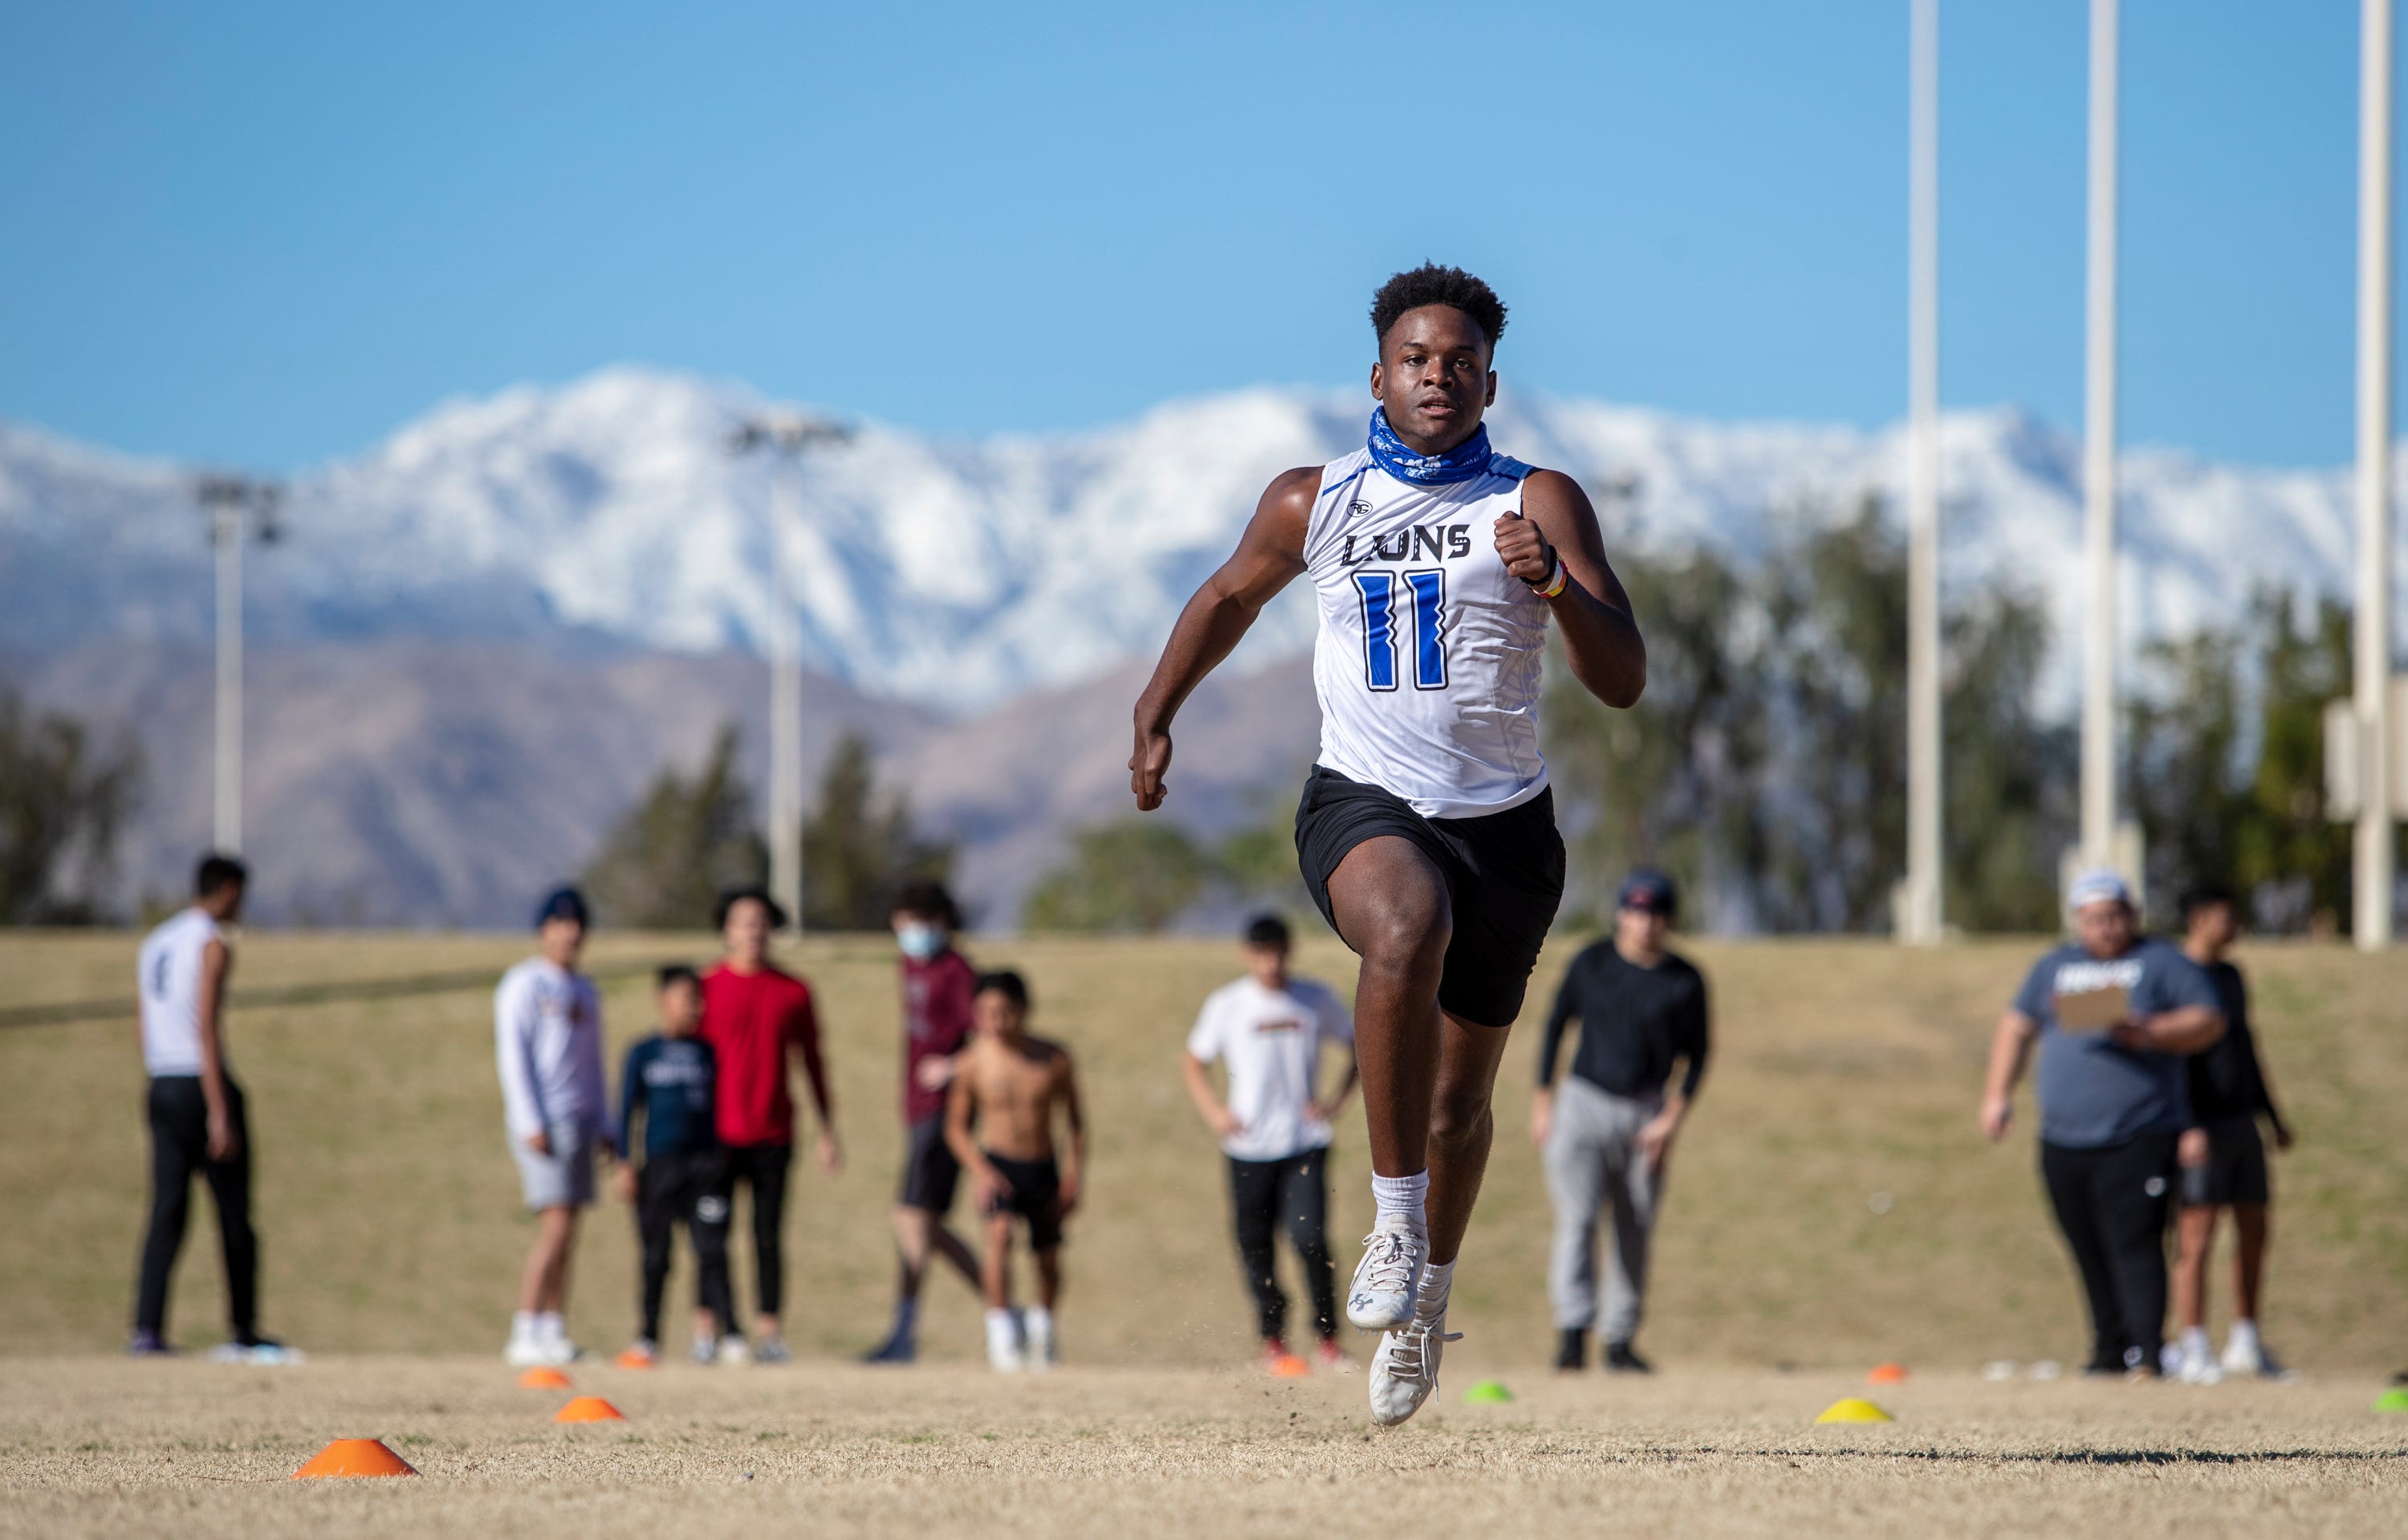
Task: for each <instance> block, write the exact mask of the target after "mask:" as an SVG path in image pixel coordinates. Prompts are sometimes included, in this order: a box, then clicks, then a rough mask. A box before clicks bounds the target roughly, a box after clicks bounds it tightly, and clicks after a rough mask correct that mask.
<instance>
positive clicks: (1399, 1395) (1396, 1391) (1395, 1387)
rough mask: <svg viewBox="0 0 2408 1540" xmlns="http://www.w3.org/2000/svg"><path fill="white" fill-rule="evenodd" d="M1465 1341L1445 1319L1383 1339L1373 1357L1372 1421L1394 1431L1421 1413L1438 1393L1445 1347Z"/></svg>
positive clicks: (1415, 1322) (1407, 1326)
mask: <svg viewBox="0 0 2408 1540" xmlns="http://www.w3.org/2000/svg"><path fill="white" fill-rule="evenodd" d="M1462 1340H1463V1333H1462V1332H1460V1331H1454V1332H1450V1331H1447V1329H1446V1317H1444V1316H1441V1317H1438V1318H1437V1319H1436V1320H1429V1321H1425V1320H1412V1321H1409V1322H1407V1323H1406V1324H1405V1325H1404V1326H1403V1327H1401V1328H1399V1329H1398V1330H1397V1331H1390V1332H1388V1333H1387V1334H1386V1335H1384V1336H1383V1337H1382V1338H1381V1339H1380V1346H1379V1348H1378V1350H1377V1351H1375V1352H1374V1353H1373V1354H1372V1355H1371V1420H1372V1421H1374V1422H1376V1423H1378V1424H1379V1425H1380V1426H1381V1427H1383V1428H1393V1427H1395V1426H1396V1425H1397V1424H1398V1423H1399V1422H1402V1421H1404V1420H1405V1418H1409V1417H1411V1416H1412V1415H1413V1414H1414V1413H1415V1412H1418V1411H1420V1410H1421V1409H1422V1403H1423V1402H1425V1401H1427V1400H1428V1399H1429V1398H1430V1392H1431V1391H1432V1390H1435V1389H1438V1360H1439V1357H1440V1355H1441V1354H1442V1353H1443V1352H1445V1350H1446V1345H1447V1344H1448V1343H1451V1342H1460V1341H1462Z"/></svg>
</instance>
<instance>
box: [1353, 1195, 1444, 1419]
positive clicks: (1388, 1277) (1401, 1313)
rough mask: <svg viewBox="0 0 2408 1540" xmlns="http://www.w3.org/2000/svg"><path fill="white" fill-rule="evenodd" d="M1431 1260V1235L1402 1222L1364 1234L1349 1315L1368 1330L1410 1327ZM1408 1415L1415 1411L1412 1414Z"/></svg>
mask: <svg viewBox="0 0 2408 1540" xmlns="http://www.w3.org/2000/svg"><path fill="white" fill-rule="evenodd" d="M1427 1260H1429V1237H1428V1236H1427V1235H1426V1234H1424V1233H1423V1232H1421V1231H1415V1230H1408V1229H1406V1228H1405V1227H1404V1226H1403V1225H1402V1224H1397V1225H1395V1226H1393V1227H1391V1226H1389V1225H1387V1224H1382V1225H1379V1226H1375V1227H1374V1228H1373V1229H1372V1231H1371V1233H1370V1234H1369V1235H1366V1236H1364V1237H1363V1259H1362V1261H1361V1262H1359V1263H1357V1264H1356V1265H1355V1282H1354V1283H1353V1284H1352V1285H1350V1286H1349V1287H1348V1288H1347V1290H1346V1318H1347V1319H1348V1320H1350V1321H1353V1322H1354V1323H1355V1325H1356V1326H1357V1327H1359V1328H1361V1329H1362V1330H1363V1331H1396V1330H1398V1328H1400V1327H1404V1326H1409V1325H1411V1324H1412V1318H1413V1301H1414V1299H1415V1298H1416V1297H1417V1296H1418V1295H1419V1294H1420V1292H1421V1287H1422V1264H1423V1263H1424V1262H1426V1261H1427ZM1407 1415H1408V1416H1410V1415H1411V1414H1410V1413H1408V1414H1407Z"/></svg>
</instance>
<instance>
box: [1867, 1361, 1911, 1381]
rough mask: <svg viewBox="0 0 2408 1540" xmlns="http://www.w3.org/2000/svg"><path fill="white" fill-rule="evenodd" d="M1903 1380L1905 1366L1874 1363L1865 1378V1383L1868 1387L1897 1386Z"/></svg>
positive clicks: (1904, 1377)
mask: <svg viewBox="0 0 2408 1540" xmlns="http://www.w3.org/2000/svg"><path fill="white" fill-rule="evenodd" d="M1905 1379H1906V1365H1905V1364H1902V1363H1876V1364H1874V1365H1873V1369H1872V1373H1871V1374H1867V1375H1866V1376H1865V1381H1866V1383H1867V1384H1870V1385H1898V1384H1902V1383H1903V1382H1904V1381H1905Z"/></svg>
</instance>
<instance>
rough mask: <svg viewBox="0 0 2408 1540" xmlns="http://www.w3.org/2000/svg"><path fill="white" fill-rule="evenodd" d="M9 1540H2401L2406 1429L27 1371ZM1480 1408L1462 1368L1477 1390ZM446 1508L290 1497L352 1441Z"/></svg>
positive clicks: (1943, 1399)
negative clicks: (1841, 1418)
mask: <svg viewBox="0 0 2408 1540" xmlns="http://www.w3.org/2000/svg"><path fill="white" fill-rule="evenodd" d="M5 1373H6V1375H7V1387H8V1393H7V1396H6V1397H0V1533H5V1534H27V1535H34V1534H39V1535H44V1536H57V1535H81V1534H95V1535H97V1534H123V1533H175V1534H178V1535H192V1536H208V1535H240V1536H243V1537H244V1540H282V1537H285V1536H297V1535H303V1534H335V1533H339V1534H346V1535H422V1534H480V1535H481V1534H509V1535H511V1536H513V1537H514V1540H544V1537H549V1536H554V1535H558V1536H575V1537H578V1540H593V1537H597V1536H610V1535H623V1534H624V1535H637V1536H645V1537H651V1540H683V1537H686V1536H701V1535H706V1534H713V1535H724V1534H771V1533H811V1534H831V1535H855V1534H896V1533H910V1534H920V1535H931V1534H952V1533H976V1534H997V1535H1020V1534H1029V1535H1088V1534H1097V1535H1122V1534H1130V1533H1143V1534H1149V1535H1161V1536H1173V1535H1190V1534H1229V1533H1240V1534H1268V1535H1277V1536H1281V1537H1283V1540H1293V1537H1295V1536H1297V1535H1302V1534H1326V1535H1332V1536H1344V1535H1357V1534H1361V1535H1377V1536H1388V1535H1394V1534H1397V1533H1411V1534H1419V1533H1445V1534H1459V1533H1491V1534H1496V1533H1503V1534H1533V1533H1551V1534H1552V1533H1602V1532H1605V1531H1607V1530H1609V1529H1610V1530H1612V1531H1613V1532H1615V1533H1681V1534H1684V1535H1699V1536H1716V1535H1738V1534H1749V1535H1753V1534H1791V1533H1812V1534H1845V1535H1850V1536H1856V1537H1862V1540H1882V1537H1887V1536H1904V1535H1928V1534H1937V1533H1949V1534H1959V1535H1968V1536H1971V1535H1987V1534H2003V1533H2018V1534H2038V1533H2047V1534H2097V1533H2113V1534H2117V1535H2121V1536H2130V1537H2134V1540H2139V1537H2144V1536H2155V1535H2169V1536H2172V1535H2181V1536H2204V1535H2220V1534H2250V1535H2261V1534H2283V1535H2316V1534H2334V1535H2342V1534H2350V1535H2357V1534H2372V1533H2392V1532H2395V1531H2396V1530H2397V1528H2398V1524H2399V1518H2400V1515H2401V1512H2402V1511H2403V1504H2408V1479H2403V1478H2408V1418H2402V1417H2398V1416H2392V1417H2389V1418H2385V1417H2382V1416H2378V1415H2376V1414H2372V1413H2370V1412H2368V1411H2367V1410H2366V1406H2367V1402H2368V1400H2369V1398H2370V1397H2371V1395H2372V1383H2371V1382H2369V1381H2367V1380H2365V1379H2363V1378H2360V1379H2358V1380H2350V1381H2342V1382H2334V1381H2323V1382H2317V1383H2310V1384H2299V1385H2263V1384H2259V1385H2247V1386H2240V1385H2235V1386H2224V1387H2218V1388H2217V1389H2215V1390H2214V1391H2212V1392H2211V1391H2201V1390H2193V1389H2186V1388H2184V1387H2178V1386H2126V1385H2122V1384H2113V1383H2110V1384H2092V1383H2067V1382H2059V1383H2057V1384H2053V1385H2035V1384H2030V1383H2017V1384H2007V1385H1989V1384H1985V1383H1983V1382H1981V1381H1979V1380H1976V1379H1973V1378H1971V1377H1970V1376H1966V1375H1951V1376H1935V1377H1918V1378H1916V1379H1915V1380H1913V1381H1911V1382H1909V1383H1908V1384H1906V1385H1903V1386H1899V1387H1895V1388H1892V1389H1886V1390H1884V1391H1882V1392H1881V1393H1880V1394H1881V1397H1882V1399H1883V1400H1884V1401H1885V1402H1886V1403H1889V1406H1890V1409H1891V1410H1892V1411H1894V1412H1895V1413H1896V1414H1897V1416H1898V1418H1899V1420H1898V1421H1897V1422H1895V1423H1892V1424H1888V1425H1881V1426H1854V1427H1814V1426H1811V1425H1810V1418H1812V1417H1813V1414H1814V1412H1815V1411H1816V1410H1817V1409H1818V1408H1819V1407H1821V1406H1822V1405H1824V1404H1826V1403H1828V1402H1829V1401H1830V1400H1832V1399H1833V1398H1835V1397H1837V1396H1840V1395H1842V1394H1846V1393H1850V1392H1851V1391H1852V1390H1854V1389H1857V1387H1856V1384H1855V1383H1854V1381H1853V1379H1852V1378H1850V1377H1845V1376H1841V1375H1837V1374H1812V1373H1800V1374H1777V1373H1772V1372H1769V1371H1762V1370H1756V1371H1716V1370H1709V1371H1702V1372H1696V1373H1690V1374H1680V1375H1676V1376H1668V1377H1665V1378H1663V1379H1661V1380H1659V1381H1657V1382H1654V1383H1643V1384H1641V1383H1632V1382H1629V1381H1627V1380H1624V1381H1601V1380H1599V1379H1597V1378H1595V1377H1590V1378H1587V1379H1584V1380H1581V1381H1565V1380H1557V1379H1553V1378H1550V1377H1548V1376H1545V1375H1542V1374H1530V1375H1527V1376H1522V1377H1520V1378H1518V1379H1517V1380H1516V1382H1515V1386H1516V1389H1518V1390H1519V1392H1520V1399H1519V1400H1517V1401H1515V1402H1514V1403H1512V1404H1510V1405H1502V1406H1467V1405H1464V1404H1462V1403H1460V1402H1459V1400H1457V1399H1455V1396H1454V1395H1452V1394H1448V1395H1445V1396H1443V1397H1442V1398H1441V1400H1440V1401H1439V1402H1437V1403H1433V1404H1432V1405H1431V1406H1429V1407H1427V1408H1426V1409H1425V1410H1424V1412H1423V1414H1422V1415H1421V1417H1419V1418H1416V1419H1415V1420H1414V1421H1413V1422H1412V1423H1411V1424H1409V1425H1407V1426H1406V1427H1405V1428H1403V1429H1401V1430H1398V1431H1397V1432H1384V1433H1375V1432H1371V1431H1369V1429H1368V1428H1367V1427H1366V1426H1365V1424H1364V1419H1363V1417H1362V1414H1361V1409H1360V1405H1359V1401H1358V1398H1359V1396H1360V1394H1361V1381H1360V1379H1359V1378H1347V1379H1343V1380H1340V1379H1335V1378H1315V1379H1312V1380H1307V1381H1267V1380H1261V1379H1257V1378H1255V1377H1254V1376H1253V1375H1251V1374H1245V1373H1243V1372H1240V1371H1235V1370H1227V1371H1222V1372H1217V1373H1216V1372H1212V1371H1208V1370H1197V1369H1154V1370H1137V1369H1118V1370H1113V1369H1071V1370H1068V1371H1066V1372H1064V1373H1061V1374H1055V1375H1053V1376H1051V1377H1048V1378H1041V1379H1040V1378H1020V1379H1005V1378H1001V1377H998V1376H994V1375H989V1374H983V1373H980V1372H978V1371H975V1370H969V1369H964V1368H959V1367H953V1368H944V1367H935V1368H929V1367H924V1368H920V1369H913V1370H901V1371H896V1370H884V1371H880V1370H864V1369H853V1368H850V1367H845V1366H839V1365H832V1364H815V1365H798V1366H796V1367H795V1368H793V1369H790V1370H783V1371H767V1370H749V1371H724V1370H714V1371H704V1370H694V1369H684V1368H671V1369H665V1370H660V1371H655V1372H653V1373H651V1374H641V1375H638V1374H626V1373H621V1372H616V1371H611V1370H608V1369H597V1370H591V1371H584V1372H581V1374H580V1375H579V1386H578V1389H580V1390H582V1391H591V1392H596V1393H599V1394H602V1395H605V1396H608V1397H609V1398H610V1399H611V1400H612V1401H613V1402H615V1403H617V1404H618V1405H619V1406H620V1407H621V1408H622V1409H623V1410H624V1412H625V1413H626V1414H627V1417H628V1420H626V1421H625V1422H621V1423H605V1424H596V1425H588V1426H585V1427H580V1428H559V1427H555V1426H553V1425H552V1423H551V1422H550V1421H549V1420H548V1419H549V1416H550V1413H551V1411H552V1409H553V1407H554V1406H555V1405H556V1404H557V1403H558V1402H559V1401H560V1400H561V1396H560V1395H559V1393H557V1392H552V1393H545V1392H536V1391H525V1390H521V1389H516V1388H515V1387H514V1386H513V1385H512V1384H511V1381H510V1377H509V1374H507V1373H506V1372H505V1371H503V1370H502V1369H501V1368H499V1366H498V1365H496V1364H495V1363H494V1362H493V1361H492V1360H490V1359H480V1360H473V1361H470V1360H425V1359H418V1360H394V1359H382V1360H379V1359H359V1360H320V1361H318V1362H315V1363H312V1364H309V1365H308V1366H306V1367H303V1368H299V1369H289V1370H253V1369H224V1368H219V1367H216V1366H213V1365H209V1364H206V1363H193V1362H187V1363H173V1364H164V1365H163V1364H149V1363H142V1364H137V1363H128V1362H125V1361H123V1360H17V1361H15V1362H14V1363H12V1364H10V1365H9V1366H8V1367H7V1370H6V1371H5ZM1450 1378H1451V1380H1453V1382H1454V1384H1455V1386H1459V1385H1460V1384H1462V1383H1463V1378H1462V1376H1460V1375H1450ZM358 1435H369V1436H380V1437H382V1438H384V1439H386V1440H387V1441H388V1442H389V1443H390V1444H391V1445H392V1446H394V1448H395V1449H397V1450H398V1451H399V1452H401V1453H402V1454H403V1456H404V1457H405V1458H407V1459H408V1460H409V1461H411V1462H412V1463H413V1464H415V1465H416V1466H417V1467H418V1469H419V1470H420V1472H421V1473H422V1474H421V1475H420V1477H419V1478H417V1479H414V1480H412V1479H404V1480H392V1481H310V1482H295V1481H291V1480H288V1479H286V1477H287V1476H288V1475H289V1474H290V1473H291V1472H292V1471H293V1470H294V1468H295V1467H296V1466H298V1465H299V1464H300V1463H301V1461H303V1460H304V1459H306V1458H307V1457H308V1455H309V1454H310V1453H311V1452H312V1451H313V1450H315V1449H316V1448H317V1447H319V1446H321V1445H322V1444H323V1443H324V1442H325V1441H326V1440H327V1439H329V1438H332V1437H338V1436H358Z"/></svg>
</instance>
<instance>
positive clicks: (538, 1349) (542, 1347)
mask: <svg viewBox="0 0 2408 1540" xmlns="http://www.w3.org/2000/svg"><path fill="white" fill-rule="evenodd" d="M502 1361H503V1362H504V1363H507V1364H509V1366H510V1367H511V1368H513V1369H549V1368H551V1367H552V1366H553V1362H554V1360H553V1359H552V1345H551V1344H549V1343H541V1342H538V1341H536V1340H535V1339H534V1338H533V1337H512V1338H511V1339H510V1345H509V1346H508V1347H505V1348H503V1349H502Z"/></svg>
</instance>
